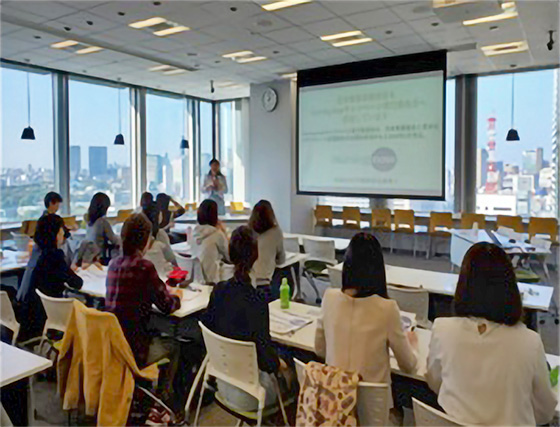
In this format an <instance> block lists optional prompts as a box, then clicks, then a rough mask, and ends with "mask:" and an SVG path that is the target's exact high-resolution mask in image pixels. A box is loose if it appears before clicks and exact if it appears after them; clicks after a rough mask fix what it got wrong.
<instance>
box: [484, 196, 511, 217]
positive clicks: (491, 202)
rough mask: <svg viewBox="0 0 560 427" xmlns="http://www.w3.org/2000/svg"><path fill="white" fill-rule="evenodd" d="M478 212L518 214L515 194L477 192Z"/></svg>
mask: <svg viewBox="0 0 560 427" xmlns="http://www.w3.org/2000/svg"><path fill="white" fill-rule="evenodd" d="M476 212H477V213H481V214H484V215H517V197H516V195H515V194H477V196H476Z"/></svg>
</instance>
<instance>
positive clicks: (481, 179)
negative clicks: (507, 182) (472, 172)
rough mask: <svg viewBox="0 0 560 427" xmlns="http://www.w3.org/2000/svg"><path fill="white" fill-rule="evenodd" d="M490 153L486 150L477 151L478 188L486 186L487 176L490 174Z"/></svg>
mask: <svg viewBox="0 0 560 427" xmlns="http://www.w3.org/2000/svg"><path fill="white" fill-rule="evenodd" d="M487 163H488V151H486V149H485V148H479V149H478V150H476V188H481V187H484V186H485V185H486V175H487V173H488V170H487V169H488V164H487Z"/></svg>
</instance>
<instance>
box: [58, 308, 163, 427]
mask: <svg viewBox="0 0 560 427" xmlns="http://www.w3.org/2000/svg"><path fill="white" fill-rule="evenodd" d="M57 373H58V393H59V395H60V396H61V398H62V400H63V409H64V410H66V411H67V410H71V409H77V408H78V404H79V403H80V402H84V403H85V409H86V414H87V415H97V425H98V426H124V425H126V421H127V419H128V413H129V410H130V404H131V402H132V395H133V392H134V385H135V381H134V377H142V378H145V379H148V380H152V381H153V380H156V379H157V375H158V370H157V366H156V365H151V366H148V367H147V368H145V369H143V370H140V369H139V368H138V366H137V365H136V361H135V360H134V355H133V354H132V350H131V349H130V346H129V344H128V342H127V341H126V338H125V336H124V334H123V332H122V329H121V327H120V324H119V321H118V319H117V318H116V316H115V315H114V314H112V313H104V312H101V311H98V310H95V309H92V308H87V307H86V306H85V305H83V304H82V303H81V302H78V301H74V309H73V311H72V315H71V316H70V320H69V322H68V328H67V330H66V332H65V334H64V338H63V340H62V344H61V348H60V354H59V357H58V366H57Z"/></svg>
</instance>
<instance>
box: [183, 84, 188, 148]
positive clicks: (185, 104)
mask: <svg viewBox="0 0 560 427" xmlns="http://www.w3.org/2000/svg"><path fill="white" fill-rule="evenodd" d="M183 97H184V98H183V99H184V101H185V102H184V112H183V138H181V150H188V149H189V141H188V140H187V139H186V138H185V133H186V129H185V128H186V121H187V97H186V96H184V95H183Z"/></svg>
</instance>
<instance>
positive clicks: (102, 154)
mask: <svg viewBox="0 0 560 427" xmlns="http://www.w3.org/2000/svg"><path fill="white" fill-rule="evenodd" d="M105 175H107V147H89V176H90V177H91V178H95V177H101V176H105Z"/></svg>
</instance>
